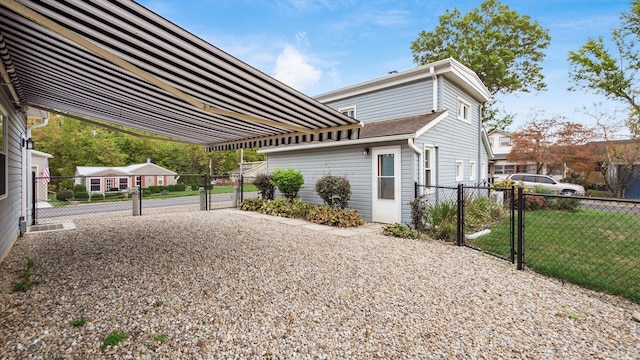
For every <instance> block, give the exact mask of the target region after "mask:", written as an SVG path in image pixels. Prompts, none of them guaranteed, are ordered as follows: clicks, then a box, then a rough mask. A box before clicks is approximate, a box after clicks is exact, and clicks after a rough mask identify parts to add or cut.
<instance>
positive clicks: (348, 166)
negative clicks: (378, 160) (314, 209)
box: [267, 145, 372, 221]
mask: <svg viewBox="0 0 640 360" xmlns="http://www.w3.org/2000/svg"><path fill="white" fill-rule="evenodd" d="M365 146H366V145H354V146H340V147H334V148H324V149H311V150H302V151H287V152H281V153H271V154H268V155H267V173H269V174H270V173H272V172H273V170H275V169H278V168H280V169H289V168H291V169H295V170H298V171H300V172H301V173H302V175H303V176H304V185H303V186H302V189H301V190H300V193H299V194H298V195H299V196H300V197H301V198H302V199H303V200H304V201H306V202H310V203H312V204H322V203H323V201H322V199H321V198H320V197H319V196H318V195H317V194H316V191H315V184H316V181H318V179H319V178H321V177H322V176H324V175H329V174H330V175H335V176H344V177H346V178H347V179H348V180H349V184H350V186H351V200H350V201H349V207H350V208H353V209H356V210H358V211H359V212H360V214H361V215H362V217H363V218H364V219H365V221H371V191H372V188H371V172H372V169H371V153H369V155H363V154H362V149H363V148H364V147H365Z"/></svg>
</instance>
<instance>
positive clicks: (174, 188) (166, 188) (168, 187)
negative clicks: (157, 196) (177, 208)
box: [164, 185, 176, 192]
mask: <svg viewBox="0 0 640 360" xmlns="http://www.w3.org/2000/svg"><path fill="white" fill-rule="evenodd" d="M164 189H165V190H167V191H169V192H175V191H176V186H175V185H167V186H165V187H164Z"/></svg>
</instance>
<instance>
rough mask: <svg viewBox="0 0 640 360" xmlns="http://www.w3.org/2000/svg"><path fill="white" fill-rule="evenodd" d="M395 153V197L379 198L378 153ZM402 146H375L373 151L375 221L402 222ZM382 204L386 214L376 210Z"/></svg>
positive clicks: (372, 170) (372, 179)
mask: <svg viewBox="0 0 640 360" xmlns="http://www.w3.org/2000/svg"><path fill="white" fill-rule="evenodd" d="M381 154H393V155H394V162H393V168H394V170H393V174H394V199H393V200H387V199H378V155H381ZM401 174H402V148H401V146H400V145H395V146H384V147H375V148H372V151H371V185H372V186H371V219H372V221H374V222H400V221H401V214H402V212H401V211H402V176H401ZM377 206H382V207H384V208H385V209H386V210H388V212H386V213H385V214H383V213H381V211H379V210H376V207H377Z"/></svg>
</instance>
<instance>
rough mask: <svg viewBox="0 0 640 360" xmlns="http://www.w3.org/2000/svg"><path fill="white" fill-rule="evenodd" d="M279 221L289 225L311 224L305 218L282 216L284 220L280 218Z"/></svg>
mask: <svg viewBox="0 0 640 360" xmlns="http://www.w3.org/2000/svg"><path fill="white" fill-rule="evenodd" d="M278 222H281V223H283V224H288V225H294V226H301V225H308V224H309V222H308V221H305V220H300V219H288V218H282V220H278Z"/></svg>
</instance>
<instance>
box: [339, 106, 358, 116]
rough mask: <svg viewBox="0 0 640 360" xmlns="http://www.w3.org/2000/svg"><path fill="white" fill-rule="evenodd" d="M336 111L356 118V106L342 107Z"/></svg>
mask: <svg viewBox="0 0 640 360" xmlns="http://www.w3.org/2000/svg"><path fill="white" fill-rule="evenodd" d="M338 111H340V112H341V113H342V114H344V115H347V116H348V117H351V118H354V119H355V118H356V107H355V106H352V107H348V108H344V109H340V110H338Z"/></svg>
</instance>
